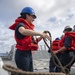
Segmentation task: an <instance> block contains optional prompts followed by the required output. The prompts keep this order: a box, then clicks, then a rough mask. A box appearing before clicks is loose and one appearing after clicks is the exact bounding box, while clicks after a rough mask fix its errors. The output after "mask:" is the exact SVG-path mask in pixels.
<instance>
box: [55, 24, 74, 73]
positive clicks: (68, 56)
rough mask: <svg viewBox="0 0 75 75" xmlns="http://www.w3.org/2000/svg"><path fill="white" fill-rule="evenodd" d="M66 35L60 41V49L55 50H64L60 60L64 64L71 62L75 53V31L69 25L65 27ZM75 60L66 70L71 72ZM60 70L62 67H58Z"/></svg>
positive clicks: (59, 70)
mask: <svg viewBox="0 0 75 75" xmlns="http://www.w3.org/2000/svg"><path fill="white" fill-rule="evenodd" d="M63 33H64V36H63V37H62V39H61V41H60V49H59V50H57V51H54V53H55V54H57V53H59V52H62V55H61V56H60V58H59V60H60V62H61V64H62V65H63V66H65V65H67V64H69V63H70V61H71V60H72V58H73V56H74V54H75V32H73V31H72V28H71V27H70V26H69V25H68V26H66V27H65V28H64V31H63ZM74 62H75V60H74V61H73V62H72V63H71V64H70V65H69V66H67V67H66V69H65V70H66V72H70V69H71V66H72V65H73V64H74ZM57 70H58V72H61V68H57Z"/></svg>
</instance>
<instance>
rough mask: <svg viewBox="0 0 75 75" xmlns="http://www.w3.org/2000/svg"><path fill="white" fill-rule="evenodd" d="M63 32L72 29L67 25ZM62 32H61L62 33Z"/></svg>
mask: <svg viewBox="0 0 75 75" xmlns="http://www.w3.org/2000/svg"><path fill="white" fill-rule="evenodd" d="M65 30H69V31H72V28H71V27H70V26H69V25H67V26H66V27H65V28H64V31H65ZM64 31H63V32H64Z"/></svg>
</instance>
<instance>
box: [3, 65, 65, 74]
mask: <svg viewBox="0 0 75 75" xmlns="http://www.w3.org/2000/svg"><path fill="white" fill-rule="evenodd" d="M3 69H5V70H7V71H8V72H11V74H14V75H16V74H19V75H66V74H64V73H50V72H27V71H23V70H21V69H18V68H15V67H13V66H11V65H7V64H4V65H3Z"/></svg>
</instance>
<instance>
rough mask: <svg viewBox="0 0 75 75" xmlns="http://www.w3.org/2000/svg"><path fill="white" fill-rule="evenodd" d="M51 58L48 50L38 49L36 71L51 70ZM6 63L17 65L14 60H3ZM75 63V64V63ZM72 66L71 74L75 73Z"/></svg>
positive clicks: (35, 54)
mask: <svg viewBox="0 0 75 75" xmlns="http://www.w3.org/2000/svg"><path fill="white" fill-rule="evenodd" d="M49 58H50V55H49V53H48V52H47V51H36V52H34V53H33V63H34V71H35V72H48V71H49ZM3 62H4V64H9V65H12V66H15V67H16V65H15V62H14V61H13V60H3ZM74 65H75V64H74ZM74 65H73V67H72V68H71V75H75V67H74Z"/></svg>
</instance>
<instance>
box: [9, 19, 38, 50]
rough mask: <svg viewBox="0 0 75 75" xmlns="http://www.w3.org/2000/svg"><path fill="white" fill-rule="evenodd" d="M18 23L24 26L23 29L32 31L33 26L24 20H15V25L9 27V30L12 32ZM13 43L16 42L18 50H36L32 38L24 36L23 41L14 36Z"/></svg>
mask: <svg viewBox="0 0 75 75" xmlns="http://www.w3.org/2000/svg"><path fill="white" fill-rule="evenodd" d="M19 23H23V24H24V26H25V29H30V30H33V29H34V25H33V24H29V23H28V22H27V21H26V20H24V19H23V18H18V19H16V20H15V23H14V24H13V25H11V26H10V27H9V28H10V29H12V30H15V28H16V26H17V25H18V24H19ZM15 41H16V43H17V44H16V48H17V49H19V50H26V51H27V50H38V44H34V43H32V36H25V37H24V38H23V39H18V38H17V37H16V35H15Z"/></svg>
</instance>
